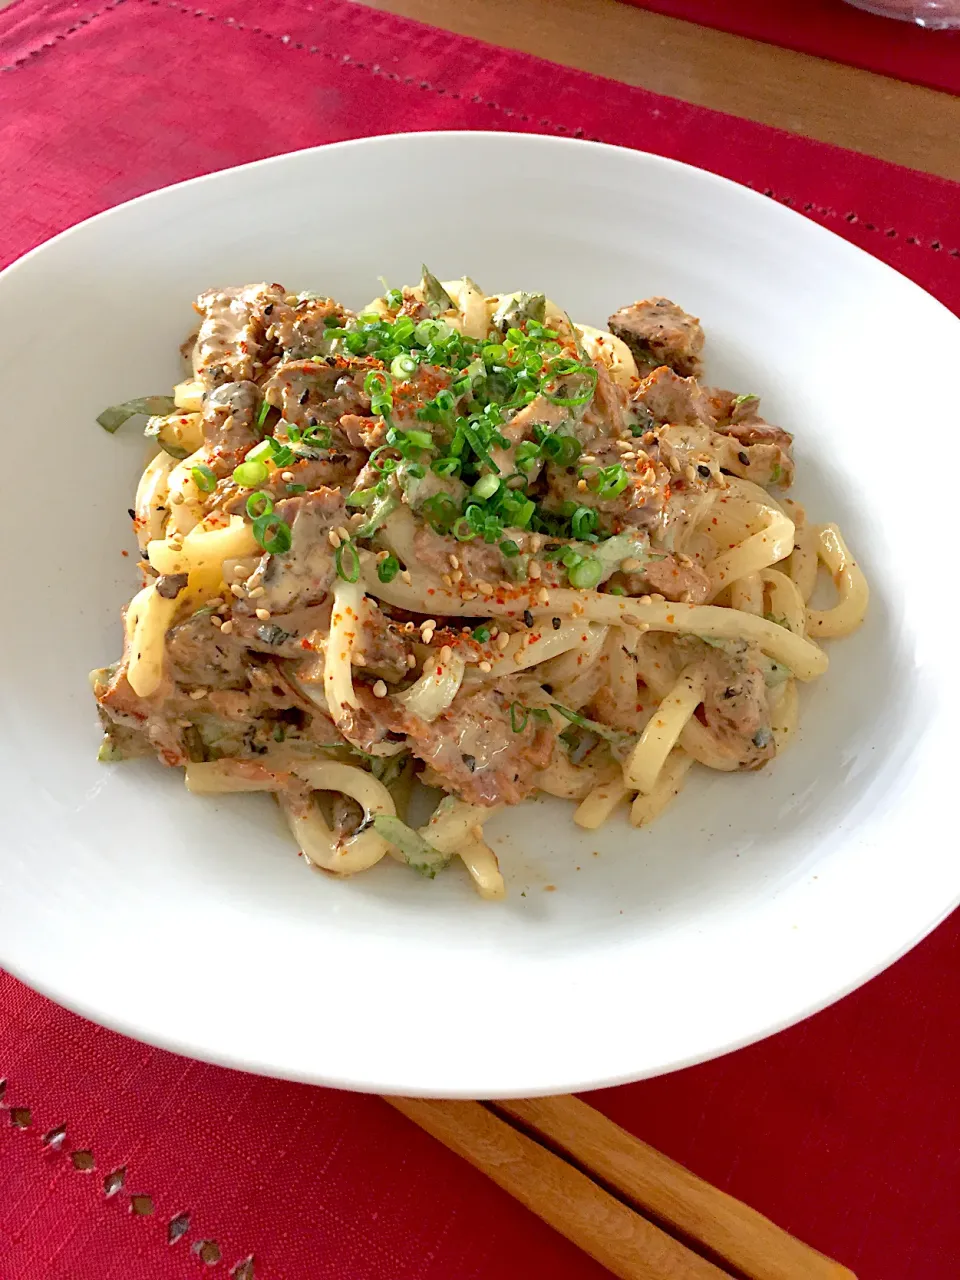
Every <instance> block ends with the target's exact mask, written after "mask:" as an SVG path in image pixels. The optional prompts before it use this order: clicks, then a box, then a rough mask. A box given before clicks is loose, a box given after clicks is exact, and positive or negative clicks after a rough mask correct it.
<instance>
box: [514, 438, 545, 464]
mask: <svg viewBox="0 0 960 1280" xmlns="http://www.w3.org/2000/svg"><path fill="white" fill-rule="evenodd" d="M513 456H514V458H515V459H516V463H517V466H518V468H519V469H520V470H521V471H532V470H533V468H534V466H535V465H536V462H537V459H538V458H539V457H540V446H539V445H538V444H536V443H535V442H534V441H533V440H523V441H521V442H520V444H518V445H517V447H516V449H515V450H514V455H513Z"/></svg>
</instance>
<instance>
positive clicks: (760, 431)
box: [707, 387, 793, 451]
mask: <svg viewBox="0 0 960 1280" xmlns="http://www.w3.org/2000/svg"><path fill="white" fill-rule="evenodd" d="M707 394H708V395H709V397H710V408H711V411H712V413H713V416H714V417H715V418H716V420H717V430H718V431H722V432H723V433H724V434H725V435H728V436H733V437H734V438H735V439H737V440H739V441H740V442H741V443H742V444H775V445H777V446H778V448H780V449H783V450H784V451H789V450H790V448H791V446H792V445H793V436H792V435H790V433H789V432H788V431H784V430H783V428H782V427H775V426H772V425H771V424H770V423H769V422H767V421H766V420H765V419H763V418H761V417H760V413H759V409H760V397H759V396H749V395H748V396H744V395H739V396H738V395H735V394H734V393H733V392H732V391H720V390H718V389H717V388H715V387H711V388H708V389H707Z"/></svg>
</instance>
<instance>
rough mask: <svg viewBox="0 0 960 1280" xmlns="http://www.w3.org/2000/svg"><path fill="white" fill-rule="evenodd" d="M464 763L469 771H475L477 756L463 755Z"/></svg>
mask: <svg viewBox="0 0 960 1280" xmlns="http://www.w3.org/2000/svg"><path fill="white" fill-rule="evenodd" d="M463 763H464V764H465V765H466V766H467V768H468V769H469V771H470V772H471V773H473V771H474V769H476V767H477V757H476V756H467V755H465V756H464V757H463Z"/></svg>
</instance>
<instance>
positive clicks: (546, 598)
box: [537, 587, 550, 604]
mask: <svg viewBox="0 0 960 1280" xmlns="http://www.w3.org/2000/svg"><path fill="white" fill-rule="evenodd" d="M537 599H538V600H539V601H540V603H541V604H549V603H550V592H549V591H548V590H547V588H546V587H541V588H540V590H539V591H538V592H537Z"/></svg>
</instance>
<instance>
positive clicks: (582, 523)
mask: <svg viewBox="0 0 960 1280" xmlns="http://www.w3.org/2000/svg"><path fill="white" fill-rule="evenodd" d="M596 527H597V513H596V512H595V511H594V510H593V508H592V507H577V509H576V511H575V512H574V513H573V515H572V516H571V517H570V528H571V530H572V531H573V536H574V537H575V538H587V537H589V536H590V534H591V533H593V531H594V529H596Z"/></svg>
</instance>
